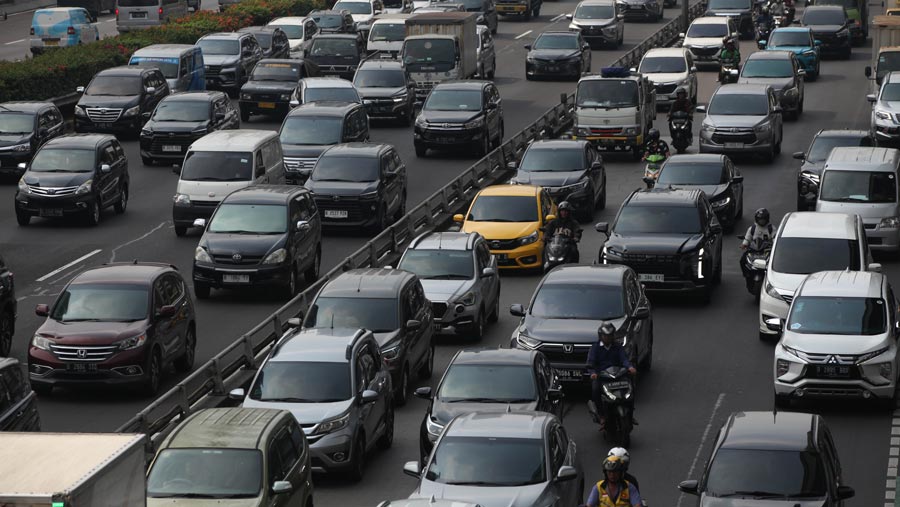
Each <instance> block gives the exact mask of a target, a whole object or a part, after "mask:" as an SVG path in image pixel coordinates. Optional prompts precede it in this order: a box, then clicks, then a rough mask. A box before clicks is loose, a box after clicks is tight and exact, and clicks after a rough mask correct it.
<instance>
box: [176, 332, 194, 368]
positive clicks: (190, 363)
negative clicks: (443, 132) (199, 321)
mask: <svg viewBox="0 0 900 507" xmlns="http://www.w3.org/2000/svg"><path fill="white" fill-rule="evenodd" d="M196 350H197V333H196V332H195V331H194V328H193V327H189V328H188V331H187V334H186V335H184V354H182V355H181V357H179V358H178V359H176V360H175V369H176V370H178V371H179V372H181V373H187V372H189V371H191V370H193V369H194V357H195V356H196Z"/></svg>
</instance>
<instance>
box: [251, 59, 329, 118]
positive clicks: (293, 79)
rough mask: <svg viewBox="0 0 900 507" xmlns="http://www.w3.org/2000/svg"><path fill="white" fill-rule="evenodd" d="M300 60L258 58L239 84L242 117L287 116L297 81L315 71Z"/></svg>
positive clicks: (313, 73)
mask: <svg viewBox="0 0 900 507" xmlns="http://www.w3.org/2000/svg"><path fill="white" fill-rule="evenodd" d="M314 68H315V67H313V66H311V65H310V64H308V63H307V62H305V61H303V60H288V59H283V60H260V62H259V63H258V64H256V67H255V68H254V69H253V73H252V74H250V80H249V81H247V82H246V83H244V86H242V87H241V101H240V104H241V120H243V121H249V120H250V115H251V114H277V115H279V116H284V115H286V114H287V113H288V112H289V111H290V110H291V106H290V103H291V97H293V95H294V94H295V93H296V92H297V87H298V86H299V85H300V80H301V79H303V78H305V77H309V76H311V75H317V72H316V71H315V70H313V72H310V70H311V69H314Z"/></svg>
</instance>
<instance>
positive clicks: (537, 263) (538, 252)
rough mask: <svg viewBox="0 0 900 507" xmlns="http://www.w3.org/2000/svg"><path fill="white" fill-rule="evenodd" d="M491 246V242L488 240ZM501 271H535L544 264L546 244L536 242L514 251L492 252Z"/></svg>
mask: <svg viewBox="0 0 900 507" xmlns="http://www.w3.org/2000/svg"><path fill="white" fill-rule="evenodd" d="M488 244H490V240H488ZM491 253H492V254H493V255H495V256H497V266H498V267H499V268H500V269H533V268H539V267H541V266H543V264H544V243H543V242H542V241H536V242H534V243H532V244H530V245H525V246H521V247H519V248H516V249H513V250H491Z"/></svg>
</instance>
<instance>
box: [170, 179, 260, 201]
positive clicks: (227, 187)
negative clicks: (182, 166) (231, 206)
mask: <svg viewBox="0 0 900 507" xmlns="http://www.w3.org/2000/svg"><path fill="white" fill-rule="evenodd" d="M250 183H252V182H251V181H250V180H247V181H185V180H178V190H177V192H178V193H179V194H187V195H188V196H189V197H190V198H191V200H192V201H193V200H197V201H221V200H222V199H224V198H225V196H226V195H228V194H230V193H232V192H234V191H235V190H239V189H241V188H245V187H248V186H250Z"/></svg>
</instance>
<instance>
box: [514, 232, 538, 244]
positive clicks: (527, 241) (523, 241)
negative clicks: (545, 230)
mask: <svg viewBox="0 0 900 507" xmlns="http://www.w3.org/2000/svg"><path fill="white" fill-rule="evenodd" d="M538 237H539V234H538V231H534V232H532V233H531V234H529V235H528V236H525V237H524V238H519V244H520V245H530V244H532V243H534V242H535V241H537V240H538Z"/></svg>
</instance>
